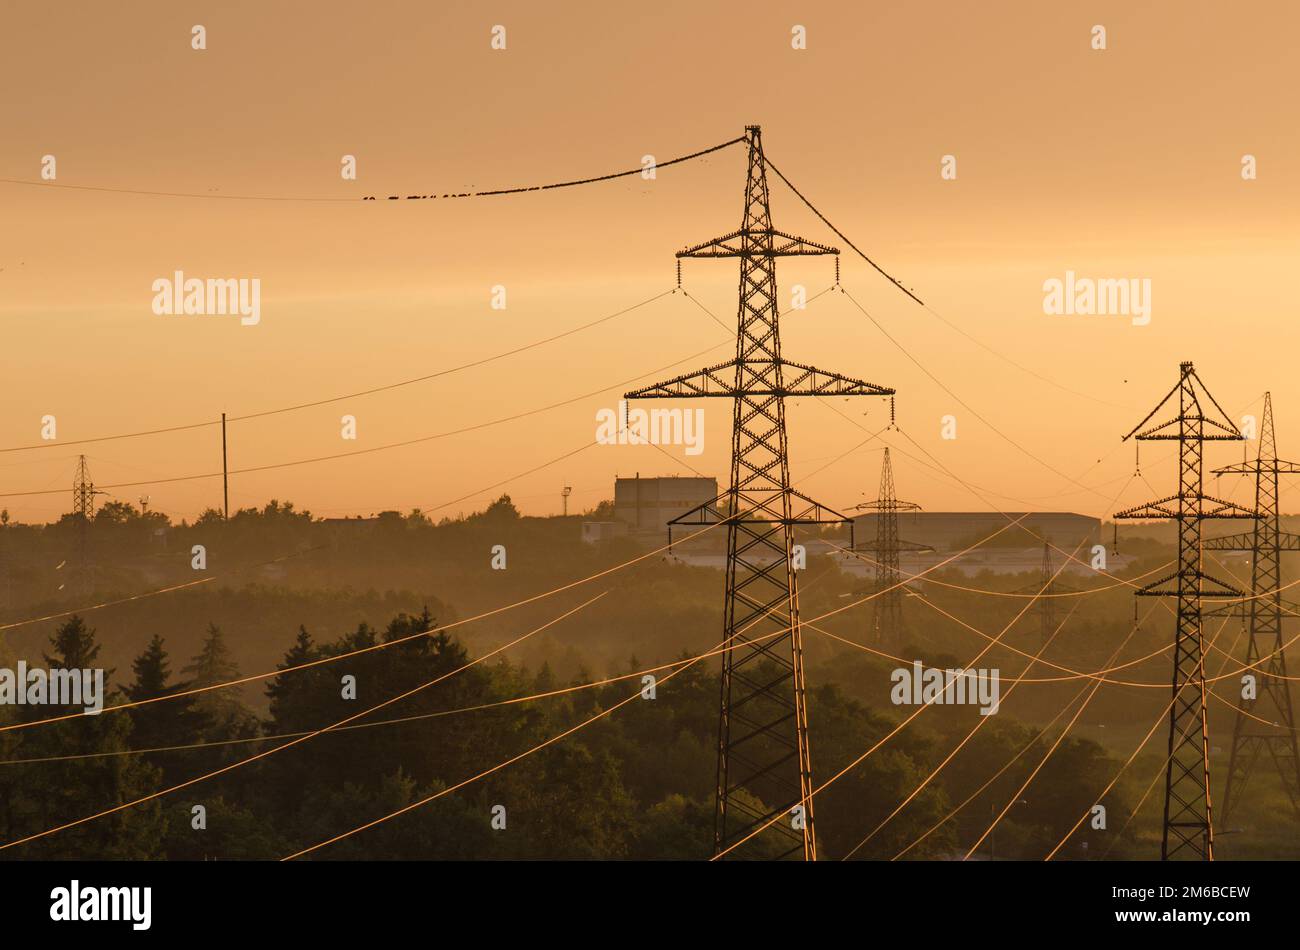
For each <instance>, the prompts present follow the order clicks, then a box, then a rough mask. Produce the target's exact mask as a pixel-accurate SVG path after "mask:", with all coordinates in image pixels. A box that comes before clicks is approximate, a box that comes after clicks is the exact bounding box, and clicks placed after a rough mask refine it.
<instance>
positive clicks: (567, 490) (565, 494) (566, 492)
mask: <svg viewBox="0 0 1300 950" xmlns="http://www.w3.org/2000/svg"><path fill="white" fill-rule="evenodd" d="M572 494H573V486H571V485H565V486H564V487H563V488H561V489H560V502H561V503H562V504H563V505H564V517H566V518H567V517H569V496H570V495H572Z"/></svg>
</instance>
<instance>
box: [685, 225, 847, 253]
mask: <svg viewBox="0 0 1300 950" xmlns="http://www.w3.org/2000/svg"><path fill="white" fill-rule="evenodd" d="M839 252H840V249H839V248H837V247H828V246H827V245H825V244H818V243H817V242H816V241H808V240H805V239H804V238H801V237H799V236H798V235H794V234H786V233H785V232H784V231H778V230H777V229H776V228H748V229H741V230H739V231H732V232H731V233H730V234H724V235H722V237H717V238H714V239H713V240H711V241H705V242H704V243H703V244H696V245H695V246H693V247H688V248H686V249H685V250H682V251H678V252H677V256H678V257H808V256H811V255H818V254H838V253H839Z"/></svg>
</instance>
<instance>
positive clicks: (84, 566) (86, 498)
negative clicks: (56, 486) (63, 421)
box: [72, 455, 104, 595]
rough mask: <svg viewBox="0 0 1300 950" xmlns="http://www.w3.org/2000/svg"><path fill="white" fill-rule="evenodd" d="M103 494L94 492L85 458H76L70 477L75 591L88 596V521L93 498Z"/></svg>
mask: <svg viewBox="0 0 1300 950" xmlns="http://www.w3.org/2000/svg"><path fill="white" fill-rule="evenodd" d="M102 494H104V493H103V492H101V491H96V490H95V483H94V481H92V480H91V477H90V466H89V465H87V464H86V457H85V456H84V455H80V456H78V457H77V472H76V474H75V475H73V477H72V514H73V515H74V516H75V517H76V519H77V567H76V580H75V589H76V590H77V592H78V593H80V594H83V595H85V594H88V593H90V591H91V589H92V588H93V587H94V584H93V582H92V578H91V570H92V568H91V563H90V521H91V519H92V518H94V517H95V496H96V495H102Z"/></svg>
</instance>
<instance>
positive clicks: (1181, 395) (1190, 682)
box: [1115, 363, 1255, 861]
mask: <svg viewBox="0 0 1300 950" xmlns="http://www.w3.org/2000/svg"><path fill="white" fill-rule="evenodd" d="M1175 399H1177V407H1178V415H1177V416H1176V417H1174V418H1173V419H1170V420H1169V421H1167V422H1163V423H1159V424H1157V425H1155V426H1152V427H1151V428H1149V429H1143V428H1142V427H1143V426H1145V425H1146V424H1147V423H1148V422H1150V421H1151V419H1152V417H1153V416H1155V415H1156V413H1158V412H1160V411H1161V410H1162V409H1164V407H1165V406H1166V405H1167V404H1168V403H1170V402H1172V401H1173V400H1175ZM1214 410H1217V411H1218V413H1219V416H1218V418H1215V417H1214V415H1213V411H1214ZM1139 430H1141V431H1139ZM1130 438H1136V439H1138V440H1140V441H1166V442H1177V443H1178V494H1176V495H1170V496H1169V497H1167V498H1161V499H1158V500H1156V501H1151V502H1147V503H1146V504H1145V505H1139V506H1138V507H1136V508H1129V509H1128V510H1126V511H1120V512H1117V513H1116V514H1115V518H1116V519H1117V520H1118V519H1120V518H1125V519H1129V520H1141V521H1154V520H1157V519H1163V518H1172V519H1173V520H1174V521H1176V522H1177V524H1178V569H1177V570H1176V571H1175V572H1174V573H1172V574H1170V575H1168V576H1167V577H1163V578H1161V579H1160V580H1158V581H1155V582H1154V583H1151V584H1148V585H1147V586H1146V587H1143V588H1140V589H1139V590H1137V591H1135V593H1136V595H1137V596H1139V597H1177V598H1178V610H1177V617H1178V619H1177V624H1176V628H1175V631H1174V671H1173V693H1174V695H1173V703H1172V705H1171V706H1170V708H1169V761H1168V764H1167V765H1166V767H1165V812H1164V831H1163V834H1162V836H1161V842H1160V859H1161V860H1162V861H1168V860H1169V859H1171V858H1175V857H1183V858H1188V857H1190V858H1198V859H1200V860H1203V861H1213V860H1214V822H1213V819H1212V815H1211V807H1210V758H1209V746H1210V738H1209V730H1208V727H1207V725H1206V722H1205V655H1204V642H1203V639H1202V635H1201V599H1202V598H1203V597H1238V598H1239V597H1242V596H1243V594H1242V593H1241V591H1239V590H1236V589H1235V588H1233V587H1231V586H1230V585H1228V584H1225V583H1224V582H1223V581H1221V580H1218V579H1216V578H1214V577H1211V576H1210V575H1208V574H1206V573H1205V572H1204V571H1202V570H1201V521H1202V520H1204V519H1206V518H1253V517H1255V512H1254V511H1253V510H1252V509H1249V508H1243V507H1241V506H1240V505H1236V504H1233V503H1232V502H1230V501H1224V500H1223V499H1221V498H1215V497H1213V496H1211V495H1206V494H1205V493H1204V492H1203V491H1202V488H1203V487H1204V477H1203V475H1204V473H1203V467H1202V453H1203V451H1204V447H1205V443H1206V442H1212V441H1218V442H1226V441H1232V442H1239V441H1241V439H1242V435H1241V432H1240V431H1239V430H1238V429H1237V427H1236V426H1235V425H1233V424H1232V421H1231V419H1229V417H1228V414H1227V413H1226V412H1224V411H1223V408H1222V407H1221V406H1220V405H1219V404H1218V403H1217V402H1215V400H1214V397H1213V396H1211V395H1210V392H1209V390H1208V389H1206V388H1205V384H1204V383H1202V382H1201V380H1200V378H1199V377H1197V375H1196V370H1195V369H1193V368H1192V364H1191V363H1183V364H1181V366H1180V367H1179V378H1178V383H1177V385H1175V386H1174V388H1173V389H1172V390H1170V391H1169V395H1167V396H1165V398H1164V399H1162V400H1161V401H1160V404H1159V405H1158V406H1156V407H1155V409H1153V410H1151V412H1150V413H1149V414H1148V415H1147V417H1146V418H1145V419H1143V420H1142V421H1141V422H1140V423H1138V425H1137V427H1136V428H1134V429H1133V431H1132V432H1130V433H1129V434H1128V435H1126V436H1124V440H1125V441H1127V440H1128V439H1130Z"/></svg>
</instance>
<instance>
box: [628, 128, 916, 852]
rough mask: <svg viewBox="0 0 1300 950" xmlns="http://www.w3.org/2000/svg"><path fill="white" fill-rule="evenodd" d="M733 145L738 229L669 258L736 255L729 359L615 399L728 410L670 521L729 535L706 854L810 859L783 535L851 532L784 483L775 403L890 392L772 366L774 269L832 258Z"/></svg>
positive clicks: (781, 418) (750, 135)
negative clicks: (699, 476) (811, 529)
mask: <svg viewBox="0 0 1300 950" xmlns="http://www.w3.org/2000/svg"><path fill="white" fill-rule="evenodd" d="M745 137H746V139H747V141H748V145H749V171H748V177H747V179H746V184H745V212H744V217H743V219H742V222H741V226H740V229H739V230H737V231H732V232H730V233H729V234H725V235H723V236H722V237H719V238H715V239H713V240H711V241H705V242H704V243H703V244H697V245H695V246H694V247H689V248H687V249H686V250H683V251H679V252H678V254H677V257H678V258H679V259H680V258H684V257H709V258H712V257H735V258H739V259H740V304H739V313H738V316H737V329H736V356H735V359H733V360H730V361H729V362H726V363H720V364H718V365H716V366H709V367H706V368H704V369H702V370H699V371H698V372H694V373H687V374H685V375H682V376H678V377H675V378H673V379H669V380H666V381H665V382H662V383H657V384H655V385H653V386H647V387H645V388H644V389H638V390H636V391H635V392H630V393H627V394H626V396H625V397H624V398H626V399H646V398H659V399H667V398H679V397H718V398H724V399H731V400H732V402H733V424H732V436H731V481H730V484H729V486H728V488H727V490H726V491H725V492H724V493H722V494H720V495H718V496H717V497H716V498H714V499H712V500H711V501H708V502H706V503H705V504H703V505H700V506H698V507H696V508H693V509H692V510H690V511H688V512H686V513H685V514H683V515H681V516H679V517H677V518H675V519H673V521H672V522H670V525H715V524H719V523H725V525H726V531H727V579H726V599H725V606H724V620H723V630H724V636H725V643H724V654H723V660H722V683H721V701H720V709H719V727H718V773H717V799H716V808H715V812H714V839H713V850H714V854H715V855H718V854H721V853H723V852H727V853H728V855H729V856H735V857H744V856H751V857H752V856H767V857H772V856H779V857H802V858H803V859H805V860H810V861H811V860H815V859H816V857H817V841H816V837H815V834H814V826H813V808H812V787H813V786H812V760H811V753H810V752H809V748H808V709H807V701H806V696H805V692H804V670H803V640H802V637H801V634H800V629H799V595H798V585H797V584H796V581H795V571H794V565H793V561H792V554H793V548H794V526H795V525H814V524H843V523H846V522H847V523H850V524H851V523H852V522H851V519H850V518H848V517H846V516H845V515H842V514H840V513H838V512H836V511H833V510H831V509H830V508H827V507H826V506H824V505H821V504H819V503H817V502H815V501H813V500H812V499H810V498H808V497H807V496H805V495H803V494H801V493H799V492H798V491H796V490H795V489H793V488H792V487H791V486H790V466H789V455H788V452H787V445H786V429H785V399H786V397H787V396H888V395H892V394H893V392H894V390H892V389H887V388H885V387H882V386H874V385H872V384H871V383H867V382H863V381H862V380H860V379H853V378H850V377H847V376H840V375H838V374H835V373H827V372H824V371H822V370H819V369H815V368H813V367H811V366H805V365H803V364H801V363H792V362H789V361H788V360H786V359H784V358H783V357H782V356H781V336H780V330H779V326H778V313H777V292H776V259H777V258H778V257H790V256H806V255H816V254H838V253H839V252H838V250H837V249H835V248H833V247H826V246H824V245H821V244H815V243H813V242H812V241H806V240H804V239H803V238H801V237H796V236H794V235H792V234H786V233H785V232H783V231H778V230H776V229H775V228H773V227H772V215H771V210H770V208H769V203H768V202H769V195H768V188H767V169H766V166H765V164H764V161H763V144H762V137H761V133H760V130H759V127H758V126H756V125H751V126H746V128H745ZM760 829H765V830H762V831H761V832H760ZM746 839H748V840H746ZM742 841H745V842H746V843H745V844H743V845H742V844H740V842H742ZM733 846H735V847H734V848H733Z"/></svg>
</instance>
